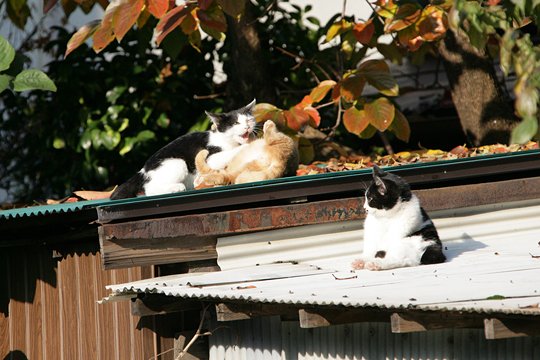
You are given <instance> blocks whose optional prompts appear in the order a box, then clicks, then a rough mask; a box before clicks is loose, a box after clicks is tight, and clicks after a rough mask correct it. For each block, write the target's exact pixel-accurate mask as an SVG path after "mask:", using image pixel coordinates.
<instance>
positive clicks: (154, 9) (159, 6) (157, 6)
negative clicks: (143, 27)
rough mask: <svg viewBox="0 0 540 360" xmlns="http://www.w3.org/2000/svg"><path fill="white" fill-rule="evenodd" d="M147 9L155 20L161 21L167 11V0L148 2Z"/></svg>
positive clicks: (149, 0)
mask: <svg viewBox="0 0 540 360" xmlns="http://www.w3.org/2000/svg"><path fill="white" fill-rule="evenodd" d="M147 8H148V11H149V12H150V14H152V15H154V17H155V18H157V19H161V18H162V17H163V15H165V14H166V13H167V10H169V0H148V7H147Z"/></svg>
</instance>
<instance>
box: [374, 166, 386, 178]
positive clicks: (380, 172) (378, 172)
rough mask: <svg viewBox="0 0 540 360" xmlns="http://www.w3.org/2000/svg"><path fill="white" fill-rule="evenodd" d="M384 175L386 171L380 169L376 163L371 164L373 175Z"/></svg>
mask: <svg viewBox="0 0 540 360" xmlns="http://www.w3.org/2000/svg"><path fill="white" fill-rule="evenodd" d="M375 175H377V176H384V175H386V172H385V171H384V170H381V168H380V167H378V166H377V165H373V176H375Z"/></svg>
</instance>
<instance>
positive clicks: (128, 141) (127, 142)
mask: <svg viewBox="0 0 540 360" xmlns="http://www.w3.org/2000/svg"><path fill="white" fill-rule="evenodd" d="M136 142H137V140H136V138H134V137H127V138H124V146H122V148H121V149H120V151H119V152H118V153H119V154H120V155H121V156H124V155H126V154H127V153H128V152H130V151H131V149H133V145H135V143H136Z"/></svg>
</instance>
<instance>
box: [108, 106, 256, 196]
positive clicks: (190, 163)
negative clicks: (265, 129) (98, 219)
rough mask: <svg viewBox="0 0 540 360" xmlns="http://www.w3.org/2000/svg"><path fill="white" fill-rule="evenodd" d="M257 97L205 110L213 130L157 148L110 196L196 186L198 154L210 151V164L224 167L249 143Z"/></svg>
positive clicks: (181, 137) (165, 191)
mask: <svg viewBox="0 0 540 360" xmlns="http://www.w3.org/2000/svg"><path fill="white" fill-rule="evenodd" d="M254 106H255V100H253V101H252V102H251V103H249V104H248V105H246V106H244V107H243V108H240V109H238V110H233V111H230V112H227V113H223V114H213V113H209V112H206V115H208V117H209V118H210V119H211V120H212V123H213V125H212V129H211V130H210V131H204V132H193V133H189V134H186V135H183V136H180V137H179V138H177V139H176V140H174V141H172V142H170V143H169V144H167V145H165V146H164V147H163V148H161V149H160V150H158V151H157V152H156V153H155V154H154V155H152V156H150V158H149V159H148V160H147V161H146V163H145V164H144V167H143V168H142V169H141V170H140V171H139V172H138V173H136V174H135V175H133V176H132V177H131V178H130V179H129V180H128V181H126V182H125V183H123V184H122V185H120V186H119V187H118V188H116V190H115V191H114V192H113V193H112V195H111V199H112V200H116V199H125V198H130V197H135V196H137V195H138V194H140V193H144V194H145V195H160V194H167V193H174V192H180V191H185V190H191V189H193V180H194V178H195V175H196V174H195V172H196V168H195V156H196V155H197V154H198V153H199V151H201V150H203V149H206V150H208V151H209V154H210V155H209V156H208V158H207V160H206V161H207V163H208V165H209V166H210V167H211V168H212V169H215V170H219V169H223V168H224V167H225V166H226V165H227V164H228V163H229V161H230V160H231V159H232V158H233V157H234V155H235V154H236V153H237V152H238V151H239V150H240V148H241V146H240V145H243V144H246V143H248V141H249V140H250V137H251V136H252V134H253V130H254V128H255V124H256V123H255V118H254V117H253V107H254Z"/></svg>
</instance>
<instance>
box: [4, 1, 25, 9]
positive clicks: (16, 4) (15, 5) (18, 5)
mask: <svg viewBox="0 0 540 360" xmlns="http://www.w3.org/2000/svg"><path fill="white" fill-rule="evenodd" d="M8 2H9V5H10V6H11V8H12V9H13V10H14V11H16V12H19V11H21V9H22V8H23V6H24V4H25V3H26V0H8Z"/></svg>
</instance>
